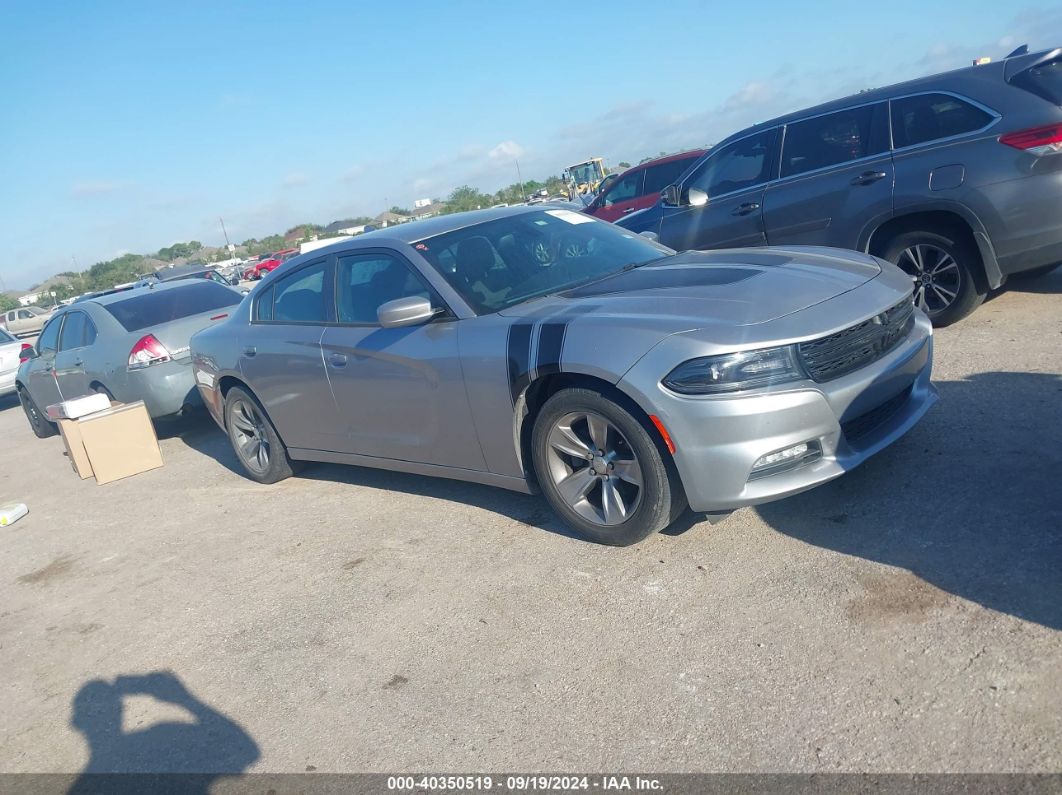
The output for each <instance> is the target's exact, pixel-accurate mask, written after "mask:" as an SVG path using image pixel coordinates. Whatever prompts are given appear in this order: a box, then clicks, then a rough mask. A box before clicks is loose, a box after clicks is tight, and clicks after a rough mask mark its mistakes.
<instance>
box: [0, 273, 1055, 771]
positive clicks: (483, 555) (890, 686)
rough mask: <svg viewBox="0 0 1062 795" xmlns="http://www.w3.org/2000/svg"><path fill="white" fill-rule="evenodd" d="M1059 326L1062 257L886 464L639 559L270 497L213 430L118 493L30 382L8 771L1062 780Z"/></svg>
mask: <svg viewBox="0 0 1062 795" xmlns="http://www.w3.org/2000/svg"><path fill="white" fill-rule="evenodd" d="M1060 335H1062V269H1060V270H1058V271H1056V272H1055V273H1053V274H1052V275H1051V276H1049V277H1046V278H1044V279H1041V280H1039V281H1037V282H1032V283H1029V284H1027V285H1022V286H1020V287H1019V286H1017V285H1015V286H1014V287H1013V288H1012V289H1010V290H1008V291H1006V292H1003V293H1002V294H1000V295H998V296H996V297H994V298H993V299H992V300H990V301H989V302H988V303H986V304H985V305H984V306H983V307H982V308H981V309H979V310H978V311H977V312H976V313H975V314H974V315H973V316H972V317H971V318H969V319H968V320H966V321H964V322H962V323H960V324H959V325H957V326H954V327H952V328H948V329H943V330H941V331H939V332H938V334H937V359H936V373H935V375H936V380H937V383H938V387H939V389H940V392H941V398H942V399H941V402H940V403H939V404H938V405H937V406H936V407H935V408H934V409H933V410H932V411H931V412H930V414H929V415H928V416H927V417H926V418H925V420H924V421H923V422H922V423H921V425H919V426H918V427H917V428H916V429H915V430H914V431H913V432H912V433H911V434H909V435H908V436H907V437H906V438H905V439H904V440H902V441H901V442H900V443H898V444H896V445H894V446H893V447H892V448H890V449H889V450H888V451H886V452H885V453H883V454H882V455H880V456H878V457H877V458H875V459H873V460H872V461H870V462H869V463H868V464H867V465H865V466H864V467H862V468H861V469H859V470H857V471H856V472H853V473H851V474H849V475H847V476H845V477H844V478H842V479H841V480H839V481H835V482H834V483H832V484H829V485H827V486H824V487H821V488H819V489H817V490H815V491H813V492H810V493H808V494H805V495H800V496H798V497H795V498H791V499H788V500H785V501H782V502H779V503H775V504H773V505H769V506H765V507H762V508H759V509H749V510H744V511H741V512H739V513H737V514H734V515H733V516H731V517H730V518H729V519H728V520H726V521H725V522H723V523H721V524H718V525H714V526H712V525H709V524H708V523H707V522H703V521H701V520H700V518H699V517H688V518H687V519H686V520H684V521H683V522H682V523H681V525H680V527H679V528H678V531H676V532H673V533H671V534H668V535H661V536H659V537H655V538H652V539H650V540H649V541H647V542H645V543H643V544H641V545H639V546H636V547H633V548H627V549H612V548H603V547H597V546H593V545H591V544H588V543H585V542H582V541H580V540H577V539H574V538H572V537H569V536H568V535H567V534H565V532H563V530H562V529H561V527H560V526H559V524H558V523H557V522H556V521H555V520H554V519H553V518H552V516H551V515H550V513H549V511H548V509H547V508H546V506H545V504H544V503H543V502H541V501H539V500H538V499H537V498H534V497H526V496H521V495H516V494H511V493H508V492H504V491H499V490H493V489H489V488H486V487H479V486H473V485H466V484H459V483H454V482H449V481H444V480H431V479H424V478H418V477H414V476H407V475H401V474H391V473H385V472H378V471H372V470H364V469H355V468H344V467H339V466H323V465H322V466H314V467H312V468H309V469H307V470H306V471H305V473H304V474H303V475H302V476H301V477H298V478H295V479H291V480H288V481H286V482H284V483H281V484H278V485H276V486H271V487H267V486H259V485H257V484H254V483H252V482H250V481H248V480H245V479H244V478H243V477H241V476H240V475H239V474H238V473H237V471H236V461H235V458H234V456H233V454H232V453H231V451H230V449H229V447H228V442H227V440H226V439H225V437H224V436H223V435H222V434H221V432H220V431H218V430H217V429H216V428H215V427H214V426H213V424H212V423H211V422H210V421H209V420H208V419H206V418H205V417H203V418H200V419H198V420H190V421H183V422H181V423H180V424H178V425H176V426H172V427H169V428H167V429H165V430H164V438H163V439H162V442H161V444H162V450H163V455H164V457H165V460H166V466H165V467H164V468H163V469H161V470H157V471H154V472H151V473H147V474H144V475H140V476H138V477H135V478H132V479H129V480H126V481H121V482H118V483H113V484H110V485H107V486H97V485H95V484H94V483H93V482H91V481H86V482H81V481H79V480H78V479H77V478H76V477H75V475H74V474H73V473H72V472H71V471H70V470H69V468H68V466H67V464H66V462H65V460H64V458H63V456H62V443H61V441H60V440H59V439H58V438H56V439H50V440H47V441H38V440H37V439H35V438H34V437H33V436H32V435H31V433H30V431H29V428H28V426H27V424H26V421H25V419H24V417H23V415H22V412H21V410H20V409H19V408H18V405H17V402H16V401H15V400H14V399H3V402H2V403H0V438H2V439H3V440H4V466H3V470H2V472H0V484H2V488H0V498H2V499H0V501H7V500H19V501H24V502H26V503H27V504H28V505H29V507H30V514H29V516H27V517H26V518H25V519H23V520H22V521H20V522H19V523H18V524H16V525H14V526H12V527H9V528H4V529H0V538H2V541H3V544H2V552H0V570H2V574H0V670H2V671H3V676H2V677H0V694H2V695H0V771H5V772H12V771H63V772H77V771H80V770H82V769H84V768H85V766H86V764H87V763H88V761H89V758H90V756H89V755H90V749H91V752H92V760H93V761H92V764H93V769H105V768H107V767H108V766H110V767H118V768H121V769H129V768H131V767H138V768H140V769H145V768H146V769H168V770H182V769H195V770H203V769H213V770H226V771H238V770H244V769H248V770H252V771H260V772H266V771H268V772H287V771H293V772H294V771H304V770H309V769H316V770H318V771H382V772H393V771H408V770H413V769H420V770H428V771H466V772H467V771H501V770H506V769H507V770H546V771H558V772H567V771H570V770H603V771H615V770H626V771H635V770H638V771H834V770H846V771H875V772H878V771H1058V770H1059V769H1062V742H1060V737H1062V634H1060V630H1062V574H1060V572H1062V488H1060V475H1059V473H1060V472H1062V336H1060ZM154 671H171V672H172V673H173V674H174V677H175V678H176V679H177V680H179V683H178V682H174V681H173V679H170V678H168V677H163V676H156V677H147V678H143V676H144V675H146V674H149V673H150V672H154ZM118 677H123V678H121V679H117V678H118ZM137 677H141V678H137ZM93 680H105V681H106V682H108V683H112V684H113V683H116V682H117V686H116V687H108V686H106V685H102V684H99V683H95V684H93ZM182 685H183V687H182ZM118 693H123V694H125V695H124V696H123V698H124V708H125V709H124V713H122V712H121V711H120V707H119V695H118ZM164 702H165V703H164ZM119 721H120V725H121V731H120V732H119V731H118V729H117V727H118V725H119ZM158 721H163V722H165V725H157V722H158ZM152 725H155V728H154V729H150V728H149V727H151V726H152Z"/></svg>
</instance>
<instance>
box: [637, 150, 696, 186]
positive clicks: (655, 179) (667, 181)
mask: <svg viewBox="0 0 1062 795" xmlns="http://www.w3.org/2000/svg"><path fill="white" fill-rule="evenodd" d="M696 159H697V158H695V157H689V158H684V159H682V160H672V161H671V162H670V163H661V164H660V165H659V166H652V167H651V168H647V169H646V170H645V188H644V189H643V191H642V192H643V193H645V194H650V193H651V194H653V195H656V194H657V193H660V191H662V190H663V189H664V188H666V187H667V186H668V185H673V184H674V183H675V181H676V180H677V179H678V178H679V177H681V176H682V172H683V171H685V170H686V169H687V168H689V167H690V166H692V165H693V161H694V160H696Z"/></svg>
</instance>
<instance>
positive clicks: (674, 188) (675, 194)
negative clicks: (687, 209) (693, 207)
mask: <svg viewBox="0 0 1062 795" xmlns="http://www.w3.org/2000/svg"><path fill="white" fill-rule="evenodd" d="M681 190H682V189H681V188H680V187H679V186H678V185H668V186H667V187H666V188H664V190H663V191H662V192H661V194H660V196H661V197H662V198H663V200H664V204H666V205H667V206H668V207H678V206H679V204H681V201H680V200H679V199H680V193H681Z"/></svg>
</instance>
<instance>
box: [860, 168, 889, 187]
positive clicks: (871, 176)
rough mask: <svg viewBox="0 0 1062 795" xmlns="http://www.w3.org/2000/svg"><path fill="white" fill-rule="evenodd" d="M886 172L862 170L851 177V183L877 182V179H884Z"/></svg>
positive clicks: (868, 183)
mask: <svg viewBox="0 0 1062 795" xmlns="http://www.w3.org/2000/svg"><path fill="white" fill-rule="evenodd" d="M887 176H888V174H886V173H885V172H884V171H864V172H863V173H862V174H860V175H859V176H858V177H854V178H853V179H852V184H853V185H870V184H871V183H873V182H877V181H878V180H879V179H885V177H887Z"/></svg>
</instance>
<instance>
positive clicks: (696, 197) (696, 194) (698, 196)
mask: <svg viewBox="0 0 1062 795" xmlns="http://www.w3.org/2000/svg"><path fill="white" fill-rule="evenodd" d="M707 203H708V194H707V193H705V192H704V191H703V190H701V189H700V188H690V192H689V205H690V207H703V206H704V205H706V204H707Z"/></svg>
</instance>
